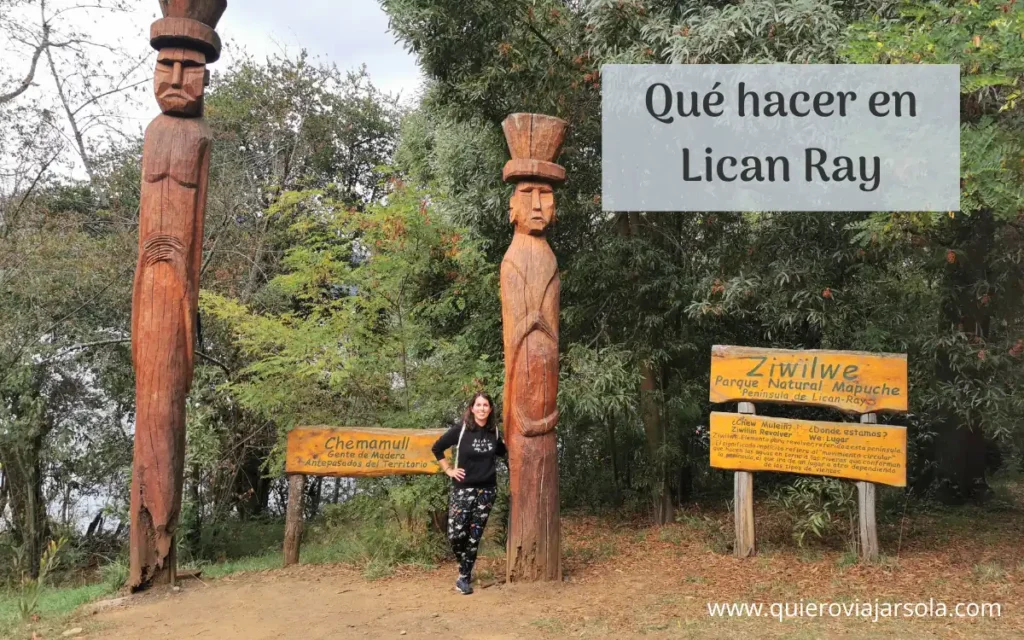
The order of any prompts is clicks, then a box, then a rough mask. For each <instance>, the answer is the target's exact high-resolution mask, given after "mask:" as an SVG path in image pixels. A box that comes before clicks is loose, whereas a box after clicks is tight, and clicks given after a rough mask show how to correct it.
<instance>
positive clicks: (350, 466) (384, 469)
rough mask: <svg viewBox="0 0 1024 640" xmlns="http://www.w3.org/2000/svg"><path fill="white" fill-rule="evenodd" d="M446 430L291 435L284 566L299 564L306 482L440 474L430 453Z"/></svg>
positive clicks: (319, 430)
mask: <svg viewBox="0 0 1024 640" xmlns="http://www.w3.org/2000/svg"><path fill="white" fill-rule="evenodd" d="M443 433H444V430H443V429H422V430H421V429H381V428H370V427H366V428H360V427H346V428H335V427H298V428H295V429H292V430H291V431H290V432H288V449H287V452H286V454H285V456H286V458H285V472H286V473H287V474H288V507H287V509H286V511H285V525H284V566H286V567H287V566H288V565H292V564H297V563H298V562H299V547H300V543H301V539H302V492H303V489H304V488H305V481H306V476H307V475H310V476H327V477H332V478H372V477H380V476H393V475H406V474H434V473H441V465H440V464H438V462H437V459H435V458H434V453H433V452H432V451H431V447H432V446H433V445H434V443H435V442H437V439H438V438H440V437H441V434H443Z"/></svg>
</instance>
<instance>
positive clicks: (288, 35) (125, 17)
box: [0, 0, 422, 178]
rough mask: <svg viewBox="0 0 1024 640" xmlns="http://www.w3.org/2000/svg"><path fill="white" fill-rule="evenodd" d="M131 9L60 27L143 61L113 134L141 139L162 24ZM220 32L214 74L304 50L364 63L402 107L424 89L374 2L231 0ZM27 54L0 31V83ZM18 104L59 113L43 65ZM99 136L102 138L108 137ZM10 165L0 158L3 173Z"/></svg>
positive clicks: (339, 61) (141, 8)
mask: <svg viewBox="0 0 1024 640" xmlns="http://www.w3.org/2000/svg"><path fill="white" fill-rule="evenodd" d="M131 2H133V3H134V6H135V9H134V10H133V11H130V12H128V13H112V12H110V11H105V10H94V9H84V10H78V11H75V12H73V13H63V14H62V15H63V18H62V19H63V20H66V21H70V23H67V24H64V25H63V27H64V28H67V27H69V26H70V25H74V28H75V29H76V30H78V31H82V32H84V33H85V34H86V35H87V37H88V39H89V41H91V42H94V43H98V44H100V45H110V46H114V47H118V48H119V49H120V50H122V51H126V52H128V53H129V54H132V55H135V54H138V55H145V56H147V58H148V59H147V61H146V63H145V64H144V65H143V67H142V68H141V69H140V70H139V72H138V73H139V77H140V79H143V80H144V84H143V88H142V89H140V90H139V91H136V92H132V93H131V94H127V95H124V96H123V100H122V101H121V102H120V103H118V105H117V111H116V115H117V118H118V120H119V122H118V129H117V130H118V131H120V132H121V133H122V134H123V135H125V136H126V137H133V136H135V135H137V134H140V133H141V132H142V131H143V130H144V129H145V127H146V125H148V124H149V122H150V121H151V120H152V119H153V118H154V117H156V116H157V115H158V114H159V113H160V111H159V109H158V108H157V105H156V100H155V99H154V98H153V95H152V90H151V89H150V86H151V83H150V81H149V80H147V78H151V77H152V69H153V60H155V59H156V52H155V51H153V50H152V49H151V48H150V47H149V43H148V38H149V26H150V24H152V23H153V21H154V20H156V19H157V18H158V17H159V14H160V7H159V4H158V2H157V0H131ZM90 4H91V3H89V2H87V1H83V0H48V4H47V7H48V8H49V9H50V12H51V13H54V12H58V11H60V10H62V9H65V8H67V7H71V6H80V5H84V6H86V7H88V6H90ZM0 6H2V0H0ZM35 11H38V5H35V4H30V5H22V6H20V7H19V9H17V10H15V11H13V12H12V13H11V14H9V15H8V18H14V22H15V23H18V22H19V21H22V22H21V23H23V24H26V25H33V24H36V23H37V22H38V16H37V15H36V13H34V12H35ZM19 12H21V13H19ZM22 14H23V15H24V17H22ZM217 31H218V33H219V34H220V36H221V40H222V41H223V42H224V51H223V54H222V57H221V59H220V60H219V61H217V62H216V63H215V64H213V65H211V70H212V71H218V70H220V71H223V70H225V69H227V68H228V66H229V65H230V64H231V62H232V59H234V58H236V57H237V56H238V54H239V52H240V51H241V50H244V51H245V52H247V53H248V54H249V55H251V56H252V57H253V58H255V59H256V60H257V61H263V60H265V59H266V57H267V56H269V55H273V54H275V53H283V52H286V53H288V54H290V55H297V54H298V53H299V52H300V51H301V50H302V49H306V50H307V51H308V52H309V54H310V55H311V57H313V58H317V59H319V60H320V61H322V62H325V63H333V64H335V65H337V67H338V68H339V69H341V70H342V71H348V70H354V69H356V68H358V67H359V65H361V64H365V65H366V68H367V71H368V72H369V74H370V78H371V80H372V81H373V83H374V84H375V85H376V86H377V87H378V88H379V89H382V90H384V91H387V92H389V93H392V94H400V95H401V96H402V99H403V102H406V103H410V102H412V101H414V100H415V99H416V98H417V97H418V94H419V91H420V89H421V86H422V78H421V75H420V73H419V69H418V67H417V64H416V58H415V56H413V55H412V54H410V53H408V52H407V51H406V50H405V49H404V48H403V47H402V45H401V44H399V43H397V42H395V36H394V35H393V34H391V33H389V32H388V16H387V14H386V13H384V11H383V10H382V9H381V8H380V5H379V4H378V1H377V0H283V1H282V0H228V8H227V11H226V12H225V14H224V17H223V18H222V19H221V21H220V24H219V25H218V26H217ZM88 51H89V55H90V56H91V57H90V59H89V62H90V64H94V65H96V66H97V67H100V68H102V67H104V66H107V65H108V64H113V65H118V64H120V65H124V64H125V61H124V60H123V59H120V60H117V61H115V60H112V59H108V58H107V57H106V56H107V55H108V54H107V53H105V51H104V49H103V48H102V47H92V48H91V49H88ZM30 54H31V49H30V48H29V47H26V46H25V45H24V44H21V43H19V42H17V41H16V40H12V39H11V37H10V34H9V33H7V32H6V31H4V32H0V79H4V80H5V81H6V82H7V83H8V84H10V86H12V87H13V86H14V83H15V82H17V81H18V80H19V79H20V78H22V77H24V76H25V74H26V73H27V71H28V69H29V64H30V59H31V55H30ZM110 55H113V54H110ZM19 100H21V102H22V103H25V104H38V105H39V106H40V108H46V107H48V108H49V110H50V111H53V112H55V113H60V112H61V107H60V106H59V102H58V99H57V92H56V85H55V84H54V83H53V80H52V78H51V77H50V74H49V73H47V72H46V69H45V68H44V66H43V65H40V70H39V71H38V72H37V74H36V79H35V83H34V84H33V86H32V88H31V89H30V90H29V91H28V92H26V93H25V94H24V95H23V96H22V97H21V98H19ZM33 101H37V102H33ZM98 130H99V131H104V135H106V133H105V130H102V129H98ZM64 133H65V138H66V139H67V141H68V150H69V153H67V154H65V155H66V156H67V158H66V160H62V161H61V163H58V164H63V165H65V166H62V167H61V168H60V169H59V170H61V171H70V172H71V173H72V175H75V176H77V177H79V178H81V177H83V176H84V167H83V166H82V165H81V162H80V161H79V160H78V158H77V154H75V153H73V152H70V150H71V149H72V148H73V145H71V144H70V141H71V137H70V134H69V133H68V132H64ZM92 135H93V134H91V133H90V134H88V136H92ZM90 139H91V138H90ZM101 139H102V138H101ZM9 159H10V158H7V157H4V158H0V168H2V167H3V166H4V162H5V161H6V160H9ZM55 168H56V167H55ZM0 173H2V172H0Z"/></svg>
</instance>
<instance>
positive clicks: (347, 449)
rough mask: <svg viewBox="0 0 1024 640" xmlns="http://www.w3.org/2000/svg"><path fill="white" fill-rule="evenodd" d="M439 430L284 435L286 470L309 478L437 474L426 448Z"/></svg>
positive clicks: (321, 430) (307, 430)
mask: <svg viewBox="0 0 1024 640" xmlns="http://www.w3.org/2000/svg"><path fill="white" fill-rule="evenodd" d="M442 433H444V431H442V430H438V429H422V430H421V429H381V428H356V427H352V428H348V427H346V428H330V427H299V428H296V429H293V430H292V431H290V432H289V433H288V451H287V460H286V462H285V470H286V471H287V472H288V473H300V474H305V475H313V476H332V477H364V478H365V477H372V476H389V475H400V474H403V475H404V474H412V473H425V474H432V473H440V471H441V467H440V465H438V463H437V460H436V459H435V458H434V454H433V453H432V452H431V450H430V448H431V446H433V444H434V442H436V441H437V439H438V438H439V437H440V436H441V434H442Z"/></svg>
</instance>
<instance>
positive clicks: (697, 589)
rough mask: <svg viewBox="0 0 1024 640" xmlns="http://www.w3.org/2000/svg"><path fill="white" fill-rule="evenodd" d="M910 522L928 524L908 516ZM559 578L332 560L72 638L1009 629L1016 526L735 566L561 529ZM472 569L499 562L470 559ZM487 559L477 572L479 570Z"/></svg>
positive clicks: (121, 617)
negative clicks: (466, 591) (752, 610)
mask: <svg viewBox="0 0 1024 640" xmlns="http://www.w3.org/2000/svg"><path fill="white" fill-rule="evenodd" d="M922 527H925V528H924V529H922V531H928V530H932V529H931V527H930V526H929V525H928V524H927V523H923V524H922ZM566 529H567V531H566V533H567V536H566V543H565V545H566V550H565V556H566V562H565V566H566V572H567V574H568V575H567V579H566V581H565V582H563V583H561V584H542V585H532V586H527V585H514V586H508V585H499V586H494V587H490V588H486V589H478V590H477V592H476V593H475V594H473V595H471V596H461V595H459V594H457V593H455V592H454V590H453V589H452V586H453V577H454V573H455V568H454V565H453V564H447V565H445V566H442V567H441V568H440V569H437V570H420V569H408V570H403V571H400V572H398V573H397V574H396V575H394V576H392V577H390V578H386V579H383V580H377V581H367V580H366V579H364V578H363V576H362V574H361V573H359V572H358V571H356V570H354V569H351V568H346V567H338V566H334V567H325V566H303V567H298V568H293V569H289V570H282V571H270V572H264V573H254V574H242V575H236V576H233V577H227V578H223V579H220V580H215V581H209V582H207V583H205V584H204V583H200V582H197V581H194V580H193V581H188V582H186V583H184V588H183V589H182V590H181V591H180V592H177V593H164V594H151V595H147V596H145V597H142V598H140V599H138V600H137V601H135V602H133V603H132V604H131V605H130V606H128V607H126V608H121V609H112V610H108V611H104V612H101V613H99V614H98V615H94V616H87V617H83V618H82V619H81V622H80V624H81V626H83V627H84V628H85V637H89V638H107V639H110V640H126V639H130V638H146V639H147V640H158V639H165V638H166V639H171V638H173V639H175V640H179V639H181V638H214V639H217V640H220V639H224V640H230V639H233V638H239V639H241V638H245V639H246V640H256V639H260V638H303V639H310V640H312V639H316V638H390V637H393V638H403V637H404V638H428V637H429V638H440V637H443V638H467V639H468V638H473V639H476V640H479V639H485V638H547V637H552V638H554V637H559V638H561V637H577V638H606V637H638V636H643V637H655V638H663V637H664V638H689V637H692V638H727V639H729V640H736V639H737V638H746V637H758V638H765V637H769V638H830V637H844V638H880V639H882V638H884V639H885V640H892V638H917V637H921V638H924V637H927V638H974V637H979V638H980V637H986V638H1020V637H1024V616H1022V611H1024V609H1022V606H1024V549H1022V548H1021V547H1020V545H1019V544H1018V543H1017V541H1019V540H1020V533H1021V531H1020V530H1018V527H1016V526H1012V527H1008V529H1013V530H1012V531H1010V530H1007V531H1002V532H1000V533H1002V534H1015V535H1003V536H999V537H987V538H986V539H985V540H969V541H968V540H962V539H958V538H955V537H953V538H948V537H947V538H946V539H945V540H943V541H942V544H941V546H938V547H936V545H937V544H938V542H937V540H935V539H933V538H931V537H929V536H928V535H926V534H925V533H922V534H920V535H919V536H917V537H915V536H912V542H913V541H914V540H915V539H916V540H917V543H916V544H910V545H908V547H905V551H904V554H903V555H902V557H901V558H900V562H899V565H898V566H893V565H890V566H871V567H861V566H856V565H853V566H847V565H846V564H845V563H844V561H843V560H842V554H841V553H839V552H816V553H814V554H812V555H807V554H801V553H798V552H795V551H792V550H779V551H774V552H773V551H770V550H766V551H765V552H764V553H762V555H760V556H759V557H757V558H754V559H751V560H746V561H739V560H736V559H734V558H732V557H731V556H729V555H726V554H722V553H720V552H716V551H714V550H712V548H711V547H710V546H709V545H708V542H707V539H706V537H702V535H701V534H700V533H699V532H695V530H694V528H693V527H687V526H685V525H672V526H669V527H662V528H660V529H645V530H641V531H637V530H636V529H630V528H628V527H627V528H621V529H617V530H610V529H609V528H608V527H602V526H595V525H594V524H593V523H588V522H585V521H584V522H573V523H571V524H570V525H569V526H567V527H566ZM482 562H483V563H484V565H485V567H484V568H489V569H491V570H494V569H497V568H499V567H500V562H501V559H500V558H486V559H483V560H482ZM487 565H490V566H489V567H488V566H487ZM875 598H880V599H882V600H891V601H901V602H908V601H909V602H915V603H916V602H925V603H927V602H928V601H929V598H931V599H934V600H935V601H943V602H946V603H956V602H997V603H1000V605H1001V607H1002V615H1001V616H1000V617H999V618H988V619H977V618H976V619H958V618H952V617H944V618H935V617H931V618H905V617H901V618H895V619H887V620H885V619H883V620H880V621H878V622H872V621H870V620H866V619H863V618H843V617H829V616H826V617H814V618H807V617H805V618H798V619H787V620H785V621H782V622H780V621H777V620H774V619H772V618H768V617H766V618H718V617H711V616H709V615H708V611H707V603H708V602H709V601H711V602H762V603H771V602H793V603H797V602H799V601H801V600H803V601H805V602H812V601H813V602H818V601H825V602H840V603H844V602H845V603H854V602H861V603H863V602H872V601H873V600H874V599H875Z"/></svg>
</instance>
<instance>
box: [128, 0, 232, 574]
mask: <svg viewBox="0 0 1024 640" xmlns="http://www.w3.org/2000/svg"><path fill="white" fill-rule="evenodd" d="M226 8H227V0H160V9H161V11H162V12H163V18H162V19H160V20H157V21H156V22H154V23H153V26H152V27H151V29H150V43H151V44H152V46H153V48H154V49H156V50H157V51H158V54H157V61H156V73H155V78H154V87H153V88H154V91H155V93H156V100H157V103H158V104H159V106H160V111H161V112H162V113H161V115H159V116H157V117H156V119H155V120H153V122H152V123H151V124H150V125H149V128H147V129H146V137H145V142H144V144H143V149H142V192H141V213H140V217H139V262H138V265H137V267H136V271H135V284H134V290H133V297H132V363H133V365H134V367H135V399H136V400H135V402H136V404H135V452H134V459H133V462H132V489H131V494H132V495H131V514H130V518H131V522H130V524H131V532H130V541H129V562H130V574H129V578H128V584H129V586H130V587H131V588H132V589H133V590H138V589H143V588H145V587H147V586H149V585H151V584H154V583H157V584H166V583H171V584H173V583H174V581H175V568H176V567H175V557H174V545H175V533H176V531H177V528H178V517H179V514H180V511H181V490H182V479H183V472H184V464H185V399H186V396H187V395H188V391H189V388H190V387H191V384H192V360H193V357H194V343H195V333H196V331H195V327H196V313H197V304H198V300H199V269H200V265H201V263H202V256H203V215H204V213H205V210H206V186H207V179H208V177H209V171H210V144H211V142H212V139H213V137H212V135H211V134H210V129H209V128H208V127H207V125H206V122H205V121H204V120H203V92H204V89H205V87H206V85H207V84H208V82H209V72H207V70H206V65H207V64H208V63H211V62H214V61H215V60H217V58H219V57H220V48H221V44H220V38H219V37H218V36H217V32H216V31H214V29H215V28H216V26H217V22H218V21H219V20H220V17H221V16H222V15H223V14H224V11H225V9H226Z"/></svg>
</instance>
